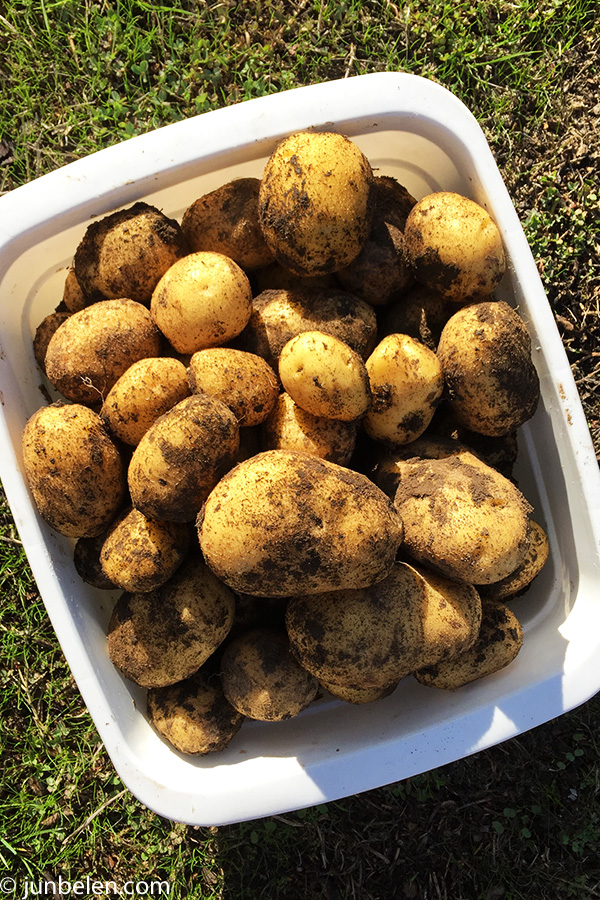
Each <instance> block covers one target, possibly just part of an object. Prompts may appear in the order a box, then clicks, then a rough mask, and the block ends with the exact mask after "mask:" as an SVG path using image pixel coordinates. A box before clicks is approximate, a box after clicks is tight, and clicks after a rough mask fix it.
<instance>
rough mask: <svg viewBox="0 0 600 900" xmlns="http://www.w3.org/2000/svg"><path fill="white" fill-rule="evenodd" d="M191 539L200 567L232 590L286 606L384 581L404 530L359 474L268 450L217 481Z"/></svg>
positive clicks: (378, 493)
mask: <svg viewBox="0 0 600 900" xmlns="http://www.w3.org/2000/svg"><path fill="white" fill-rule="evenodd" d="M198 533H199V538H200V547H201V549H202V552H203V554H204V557H205V559H206V562H207V563H208V565H209V566H210V567H211V569H212V570H213V571H214V572H215V574H216V575H217V577H218V578H220V579H222V580H223V581H224V582H225V584H228V585H229V586H230V587H231V588H232V589H233V590H235V591H238V592H240V593H244V594H252V595H255V596H259V597H290V596H292V595H294V594H298V593H303V594H307V593H320V592H322V591H327V590H334V589H336V588H346V587H366V586H367V585H370V584H373V583H374V582H376V581H378V580H381V579H382V578H385V576H386V575H387V573H388V572H389V570H390V568H391V566H392V565H393V561H394V559H395V557H396V553H397V550H398V547H399V545H400V543H401V541H402V521H401V519H400V516H399V515H398V514H397V513H396V510H395V509H394V506H393V504H392V503H391V502H390V500H389V498H388V497H386V495H385V494H384V493H383V491H381V490H380V489H379V488H378V487H376V486H375V485H374V484H373V482H372V481H370V480H369V479H368V478H367V477H366V476H364V475H361V474H360V473H359V472H354V471H352V470H351V469H346V468H344V467H343V466H337V465H335V463H331V462H327V461H326V460H324V459H318V458H317V457H315V456H309V455H308V454H307V453H299V452H293V451H291V450H265V451H264V452H263V453H258V454H257V455H256V456H253V457H252V458H251V459H247V460H245V461H244V462H242V463H239V465H237V466H236V467H235V468H234V469H232V470H231V471H230V472H228V473H227V475H225V476H224V477H223V478H222V479H221V480H220V481H219V483H218V484H217V485H216V486H215V488H214V489H213V490H212V491H211V493H210V496H209V497H208V499H207V501H206V503H205V504H204V507H203V509H202V512H201V514H200V515H199V516H198Z"/></svg>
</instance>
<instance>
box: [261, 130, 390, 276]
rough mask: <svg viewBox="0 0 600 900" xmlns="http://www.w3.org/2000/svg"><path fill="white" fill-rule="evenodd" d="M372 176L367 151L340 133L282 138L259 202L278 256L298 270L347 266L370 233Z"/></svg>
mask: <svg viewBox="0 0 600 900" xmlns="http://www.w3.org/2000/svg"><path fill="white" fill-rule="evenodd" d="M373 181H374V179H373V172H372V169H371V166H370V164H369V161H368V160H367V158H366V157H365V155H364V154H363V153H362V151H361V150H360V149H359V148H358V147H357V145H356V144H355V143H353V142H352V141H350V140H349V139H348V138H347V137H344V136H343V135H341V134H335V133H332V132H299V133H297V134H292V135H290V136H289V137H287V138H284V139H283V140H282V141H281V142H280V143H279V145H278V146H277V148H276V149H275V151H274V152H273V153H272V155H271V157H270V158H269V160H268V162H267V164H266V166H265V170H264V173H263V177H262V180H261V185H260V192H259V204H258V209H259V217H260V223H261V227H262V231H263V234H264V237H265V240H266V242H267V244H268V245H269V247H270V248H271V250H272V252H273V255H274V256H275V258H276V259H277V260H278V261H279V262H280V263H281V264H282V265H283V266H285V267H286V268H287V269H289V270H290V271H292V272H295V273H297V274H299V275H315V274H323V273H328V272H335V271H337V270H338V269H341V268H343V267H344V266H347V265H348V264H349V263H350V262H352V260H353V259H354V258H355V257H356V256H358V254H359V253H360V251H361V249H362V247H363V246H364V244H365V242H366V240H367V237H368V234H369V229H370V226H371V219H372V215H373V207H374V187H373Z"/></svg>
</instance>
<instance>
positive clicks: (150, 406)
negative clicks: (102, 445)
mask: <svg viewBox="0 0 600 900" xmlns="http://www.w3.org/2000/svg"><path fill="white" fill-rule="evenodd" d="M189 394H190V388H189V385H188V376H187V369H186V367H185V366H184V364H183V363H182V362H180V361H179V360H178V359H173V358H172V357H165V356H156V357H150V358H148V359H139V360H137V362H134V363H133V364H132V365H131V366H129V368H128V369H126V371H125V372H124V373H123V374H122V375H121V377H120V378H118V379H117V381H116V382H115V384H114V385H113V386H112V388H111V389H110V391H109V392H108V394H107V396H106V398H105V400H104V403H103V404H102V408H101V410H100V417H101V419H102V421H103V422H104V424H105V425H106V427H107V428H108V429H109V430H110V431H111V432H112V434H114V435H115V436H116V437H118V438H119V440H121V441H123V443H125V444H129V445H130V446H132V447H135V446H137V444H139V442H140V440H141V439H142V436H143V435H144V434H145V433H146V432H147V431H148V429H149V428H150V426H151V425H152V424H153V423H154V422H155V421H156V419H158V417H159V416H162V415H163V414H164V413H166V412H168V411H169V410H170V409H172V408H173V407H174V406H176V405H177V403H179V402H180V400H183V399H184V398H185V397H188V396H189Z"/></svg>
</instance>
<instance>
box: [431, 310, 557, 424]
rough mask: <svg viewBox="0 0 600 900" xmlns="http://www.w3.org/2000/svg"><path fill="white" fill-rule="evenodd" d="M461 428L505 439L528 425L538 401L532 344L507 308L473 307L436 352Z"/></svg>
mask: <svg viewBox="0 0 600 900" xmlns="http://www.w3.org/2000/svg"><path fill="white" fill-rule="evenodd" d="M437 355H438V359H439V361H440V363H441V366H442V369H443V372H444V379H445V381H446V385H447V388H448V395H449V406H450V409H451V411H452V413H453V415H454V417H455V418H456V420H457V422H458V423H459V424H460V425H463V426H464V427H465V428H469V429H470V430H471V431H475V432H478V433H480V434H485V435H489V436H502V435H505V434H509V433H510V432H511V431H514V430H516V429H517V428H519V427H520V426H521V425H523V424H524V423H525V422H526V421H528V420H529V419H530V418H531V417H532V415H533V414H534V412H535V410H536V409H537V405H538V402H539V397H540V383H539V377H538V374H537V371H536V369H535V366H534V363H533V359H532V356H531V338H530V337H529V333H528V331H527V327H526V325H525V323H524V322H523V320H522V319H521V317H520V316H519V314H518V313H517V312H515V310H514V309H512V307H510V306H509V305H508V303H504V302H503V301H494V300H491V301H488V302H483V303H473V304H471V305H470V306H466V307H463V309H460V310H459V311H458V312H456V313H455V314H454V315H453V316H452V317H451V318H450V319H449V320H448V322H447V323H446V325H445V326H444V329H443V331H442V334H441V337H440V341H439V345H438V348H437Z"/></svg>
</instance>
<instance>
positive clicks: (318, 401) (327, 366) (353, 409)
mask: <svg viewBox="0 0 600 900" xmlns="http://www.w3.org/2000/svg"><path fill="white" fill-rule="evenodd" d="M279 377H280V378H281V383H282V384H283V387H284V389H285V390H286V391H287V393H288V394H289V395H290V397H291V398H292V400H293V401H294V403H296V404H297V405H298V406H299V407H300V408H301V409H304V410H306V411H307V412H309V413H312V415H313V416H322V417H323V418H325V419H339V420H341V421H342V422H353V421H355V420H356V419H360V418H361V417H362V416H363V415H364V414H365V413H366V411H367V410H368V409H369V406H370V405H371V389H370V385H369V376H368V374H367V369H366V367H365V364H364V362H363V360H362V359H361V358H360V356H359V355H358V353H355V351H354V350H353V349H352V348H351V347H349V346H348V344H345V343H344V342H343V341H340V340H338V339H337V338H335V337H332V336H331V335H329V334H324V333H323V332H321V331H305V332H303V333H302V334H299V335H297V336H296V337H294V338H292V339H291V340H290V341H288V343H287V344H286V345H285V346H284V347H283V349H282V351H281V355H280V357H279Z"/></svg>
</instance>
